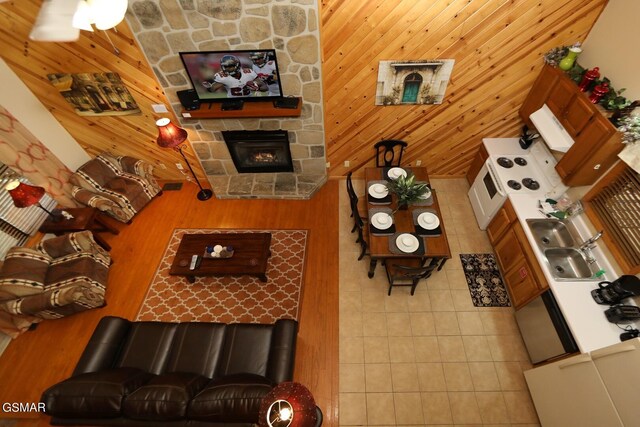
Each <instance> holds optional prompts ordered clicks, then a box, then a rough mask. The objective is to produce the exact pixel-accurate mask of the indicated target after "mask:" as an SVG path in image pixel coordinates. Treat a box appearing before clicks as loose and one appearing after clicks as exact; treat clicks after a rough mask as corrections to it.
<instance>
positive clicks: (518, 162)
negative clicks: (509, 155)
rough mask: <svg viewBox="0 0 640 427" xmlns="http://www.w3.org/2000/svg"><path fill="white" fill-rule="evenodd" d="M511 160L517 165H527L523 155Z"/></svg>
mask: <svg viewBox="0 0 640 427" xmlns="http://www.w3.org/2000/svg"><path fill="white" fill-rule="evenodd" d="M513 161H514V162H516V165H518V166H527V159H525V158H524V157H516V158H515V159H513Z"/></svg>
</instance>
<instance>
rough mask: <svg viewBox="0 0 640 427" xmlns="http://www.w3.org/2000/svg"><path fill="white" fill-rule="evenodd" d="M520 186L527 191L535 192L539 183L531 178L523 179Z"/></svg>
mask: <svg viewBox="0 0 640 427" xmlns="http://www.w3.org/2000/svg"><path fill="white" fill-rule="evenodd" d="M522 185H524V186H525V187H527V188H528V189H529V190H537V189H539V188H540V183H539V182H538V181H536V180H535V179H532V178H525V179H523V180H522Z"/></svg>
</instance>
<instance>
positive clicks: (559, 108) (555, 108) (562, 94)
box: [546, 78, 576, 120]
mask: <svg viewBox="0 0 640 427" xmlns="http://www.w3.org/2000/svg"><path fill="white" fill-rule="evenodd" d="M575 95H576V85H575V84H574V83H573V81H571V80H569V79H562V78H560V79H558V82H557V83H556V85H555V86H554V87H553V90H552V91H551V93H549V97H548V98H547V101H546V104H547V106H548V107H549V109H550V110H551V111H552V112H553V114H554V115H555V116H556V117H557V118H558V119H560V120H562V118H563V117H564V116H565V112H566V110H567V107H568V106H569V103H570V102H571V101H572V99H573V97H574V96H575Z"/></svg>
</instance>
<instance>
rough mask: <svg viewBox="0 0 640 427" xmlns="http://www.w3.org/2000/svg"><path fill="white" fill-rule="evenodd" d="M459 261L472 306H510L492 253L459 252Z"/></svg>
mask: <svg viewBox="0 0 640 427" xmlns="http://www.w3.org/2000/svg"><path fill="white" fill-rule="evenodd" d="M460 261H461V262H462V268H463V269H464V275H465V277H466V279H467V285H468V286H469V292H470V293H471V299H472V300H473V305H474V306H476V307H509V306H511V302H510V301H509V295H508V294H507V289H506V288H505V287H504V283H503V282H502V275H501V274H500V270H498V265H497V264H496V259H495V257H494V255H493V254H460Z"/></svg>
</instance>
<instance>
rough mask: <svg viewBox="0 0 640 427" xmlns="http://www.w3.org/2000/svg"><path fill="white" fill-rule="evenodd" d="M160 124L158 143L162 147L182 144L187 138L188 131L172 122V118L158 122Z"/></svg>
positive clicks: (157, 124)
mask: <svg viewBox="0 0 640 427" xmlns="http://www.w3.org/2000/svg"><path fill="white" fill-rule="evenodd" d="M156 126H158V131H159V134H158V139H157V142H158V145H159V146H160V147H162V148H174V147H177V146H178V145H180V144H182V143H183V142H184V141H185V140H186V139H187V131H186V130H184V129H182V128H180V127H178V126H176V125H174V124H173V123H171V120H169V119H167V118H164V119H160V120H158V121H157V122H156Z"/></svg>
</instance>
